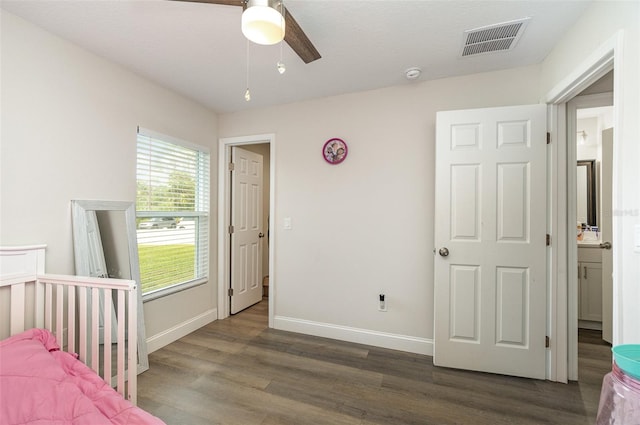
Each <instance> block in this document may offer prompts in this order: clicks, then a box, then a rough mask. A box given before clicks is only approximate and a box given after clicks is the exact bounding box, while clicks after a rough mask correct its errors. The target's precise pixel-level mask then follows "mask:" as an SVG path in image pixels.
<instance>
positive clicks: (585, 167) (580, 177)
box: [576, 159, 598, 226]
mask: <svg viewBox="0 0 640 425" xmlns="http://www.w3.org/2000/svg"><path fill="white" fill-rule="evenodd" d="M576 183H577V187H576V193H577V199H576V215H577V217H576V218H577V221H578V222H579V223H584V224H587V225H589V226H597V225H598V222H597V214H596V193H597V189H596V161H595V160H594V159H589V160H581V161H578V168H577V174H576Z"/></svg>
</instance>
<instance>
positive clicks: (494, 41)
mask: <svg viewBox="0 0 640 425" xmlns="http://www.w3.org/2000/svg"><path fill="white" fill-rule="evenodd" d="M529 19H531V18H524V19H518V20H516V21H509V22H503V23H501V24H494V25H488V26H486V27H481V28H476V29H473V30H467V31H465V32H464V43H463V45H462V52H461V56H463V57H464V56H473V55H479V54H482V53H491V52H500V51H505V50H511V49H513V48H514V47H515V45H516V43H517V42H518V39H519V38H520V36H521V35H522V33H523V32H524V29H525V27H526V26H527V24H528V23H529Z"/></svg>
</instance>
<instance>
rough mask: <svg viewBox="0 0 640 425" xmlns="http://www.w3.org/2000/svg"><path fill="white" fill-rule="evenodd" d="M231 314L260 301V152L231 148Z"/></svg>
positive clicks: (262, 231) (262, 233) (261, 237)
mask: <svg viewBox="0 0 640 425" xmlns="http://www.w3.org/2000/svg"><path fill="white" fill-rule="evenodd" d="M231 157H232V161H233V164H234V165H233V169H232V171H231V226H232V229H233V230H232V232H231V314H235V313H238V312H239V311H241V310H244V309H245V308H247V307H249V306H250V305H253V304H255V303H257V302H259V301H260V300H262V282H261V276H262V241H263V240H264V239H263V238H264V230H263V229H262V185H263V181H262V166H263V162H262V161H263V158H262V155H259V154H257V153H253V152H249V151H248V150H246V149H242V148H239V147H237V146H234V147H232V148H231Z"/></svg>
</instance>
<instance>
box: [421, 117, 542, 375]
mask: <svg viewBox="0 0 640 425" xmlns="http://www.w3.org/2000/svg"><path fill="white" fill-rule="evenodd" d="M546 181H547V178H546V105H526V106H514V107H501V108H487V109H475V110H463V111H447V112H438V114H437V119H436V211H435V242H436V249H435V261H434V268H435V293H434V303H435V330H434V358H433V362H434V364H435V365H436V366H445V367H453V368H460V369H469V370H477V371H484V372H491V373H500V374H505V375H514V376H524V377H530V378H538V379H544V378H545V357H546V356H545V329H546V250H545V247H546V214H547V208H546Z"/></svg>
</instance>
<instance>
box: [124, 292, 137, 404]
mask: <svg viewBox="0 0 640 425" xmlns="http://www.w3.org/2000/svg"><path fill="white" fill-rule="evenodd" d="M136 294H137V292H136V291H135V288H134V290H132V291H130V292H129V294H128V296H127V297H128V299H129V309H128V310H129V314H130V315H131V316H129V317H138V316H137V306H138V304H137V299H136ZM122 317H124V316H122ZM128 341H129V356H128V357H129V359H128V362H127V367H128V371H129V392H128V393H127V396H128V398H129V401H130V402H131V403H133V404H134V405H135V404H137V398H136V396H137V394H138V388H137V382H138V381H137V379H138V326H137V323H136V321H135V320H129V335H128Z"/></svg>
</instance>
